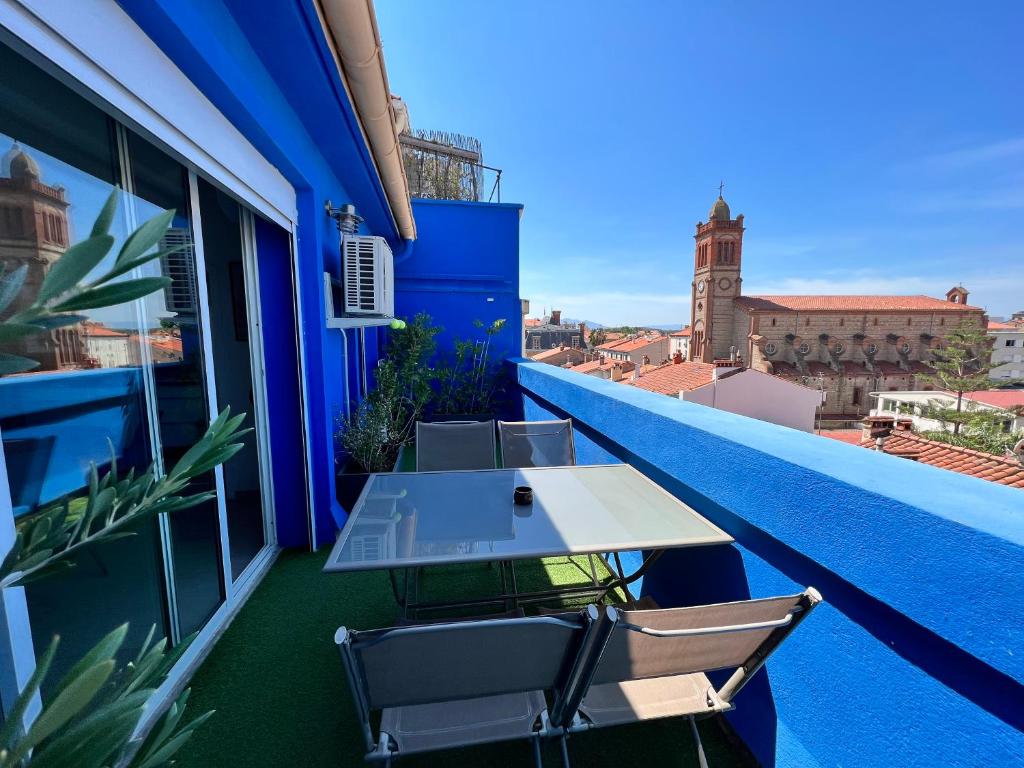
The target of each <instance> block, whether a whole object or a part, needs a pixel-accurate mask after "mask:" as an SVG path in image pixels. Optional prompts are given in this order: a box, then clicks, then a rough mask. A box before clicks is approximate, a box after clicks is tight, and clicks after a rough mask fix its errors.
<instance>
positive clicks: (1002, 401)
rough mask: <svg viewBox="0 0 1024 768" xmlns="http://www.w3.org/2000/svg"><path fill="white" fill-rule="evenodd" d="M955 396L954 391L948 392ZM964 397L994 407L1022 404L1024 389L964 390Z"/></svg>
mask: <svg viewBox="0 0 1024 768" xmlns="http://www.w3.org/2000/svg"><path fill="white" fill-rule="evenodd" d="M950 394H952V395H954V396H955V393H952V392H951V393H950ZM964 397H966V398H968V399H970V400H974V401H975V402H978V403H985V405H994V406H995V407H996V408H1014V407H1016V406H1024V389H986V390H981V391H979V392H964Z"/></svg>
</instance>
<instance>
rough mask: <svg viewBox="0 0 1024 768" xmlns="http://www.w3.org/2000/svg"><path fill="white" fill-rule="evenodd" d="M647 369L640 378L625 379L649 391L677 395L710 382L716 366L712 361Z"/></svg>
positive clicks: (626, 382) (646, 367) (668, 364)
mask: <svg viewBox="0 0 1024 768" xmlns="http://www.w3.org/2000/svg"><path fill="white" fill-rule="evenodd" d="M644 370H645V371H647V372H646V373H644V374H643V375H642V376H641V377H640V378H639V379H637V380H636V381H633V380H632V378H630V379H629V380H627V379H625V378H624V379H623V380H622V383H623V384H629V385H631V386H634V387H637V388H639V389H646V390H647V391H648V392H660V393H661V394H663V395H671V396H672V397H677V396H678V395H679V393H680V392H681V391H683V390H684V389H685V390H686V391H690V390H691V389H696V388H697V387H703V386H704V385H705V384H710V383H711V379H712V372H713V371H714V370H715V366H714V365H712V364H711V363H698V362H689V363H667V364H665V365H662V366H656V367H655V366H644Z"/></svg>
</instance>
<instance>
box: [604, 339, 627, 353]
mask: <svg viewBox="0 0 1024 768" xmlns="http://www.w3.org/2000/svg"><path fill="white" fill-rule="evenodd" d="M630 341H631V340H630V339H624V338H619V339H615V340H614V341H606V342H605V343H604V344H602V345H600V346H599V347H598V349H603V350H606V351H607V350H612V349H616V348H617V347H620V346H622V345H623V344H628V343H629V342H630Z"/></svg>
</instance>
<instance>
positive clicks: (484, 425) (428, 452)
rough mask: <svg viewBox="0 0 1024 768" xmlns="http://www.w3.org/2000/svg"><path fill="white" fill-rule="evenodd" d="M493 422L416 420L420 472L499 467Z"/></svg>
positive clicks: (417, 466)
mask: <svg viewBox="0 0 1024 768" xmlns="http://www.w3.org/2000/svg"><path fill="white" fill-rule="evenodd" d="M494 454H495V451H494V422H493V421H448V422H442V423H436V424H435V423H428V422H423V421H417V422H416V471H417V472H438V471H446V470H459V469H495V468H496V467H497V461H496V460H495V458H494Z"/></svg>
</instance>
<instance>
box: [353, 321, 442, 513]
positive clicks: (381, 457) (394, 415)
mask: <svg viewBox="0 0 1024 768" xmlns="http://www.w3.org/2000/svg"><path fill="white" fill-rule="evenodd" d="M439 330H440V329H439V328H437V327H436V326H433V325H431V323H430V316H429V315H427V314H426V313H422V312H421V313H420V314H418V315H416V317H414V318H413V319H412V320H411V321H408V322H406V323H404V324H403V326H402V327H398V328H396V329H394V330H392V332H391V335H390V338H389V339H388V344H387V346H386V347H385V350H384V356H383V357H382V358H381V360H380V362H378V364H377V368H376V370H375V371H374V379H375V382H376V386H375V387H374V389H373V390H372V391H370V393H369V394H367V396H366V398H365V399H364V400H363V401H362V402H361V403H359V405H358V406H357V407H356V409H355V411H354V412H353V413H352V414H351V415H350V416H349V417H347V418H342V419H340V420H339V428H338V432H337V437H338V441H339V443H340V446H341V448H342V450H343V456H344V460H343V462H342V464H341V467H340V469H339V471H338V473H337V475H336V479H335V490H336V494H337V499H338V503H339V504H341V505H342V507H344V508H345V509H346V510H351V509H352V507H353V505H354V504H355V502H356V500H357V499H358V498H359V494H360V493H362V490H363V486H364V485H365V484H366V480H367V478H368V477H369V475H370V473H373V472H390V471H391V470H392V469H394V467H395V464H396V462H397V461H398V458H399V455H400V453H401V450H402V447H403V446H404V445H406V444H407V443H409V442H410V441H411V440H412V439H413V436H414V435H415V430H416V422H417V420H419V419H420V418H421V417H422V415H423V411H424V409H425V408H426V406H427V404H428V403H429V402H430V400H431V397H432V396H433V390H432V388H431V381H432V377H433V370H432V369H431V368H430V366H429V361H430V359H431V358H432V357H433V355H434V350H435V348H436V344H435V342H434V337H435V336H436V335H437V333H438V331H439Z"/></svg>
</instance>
